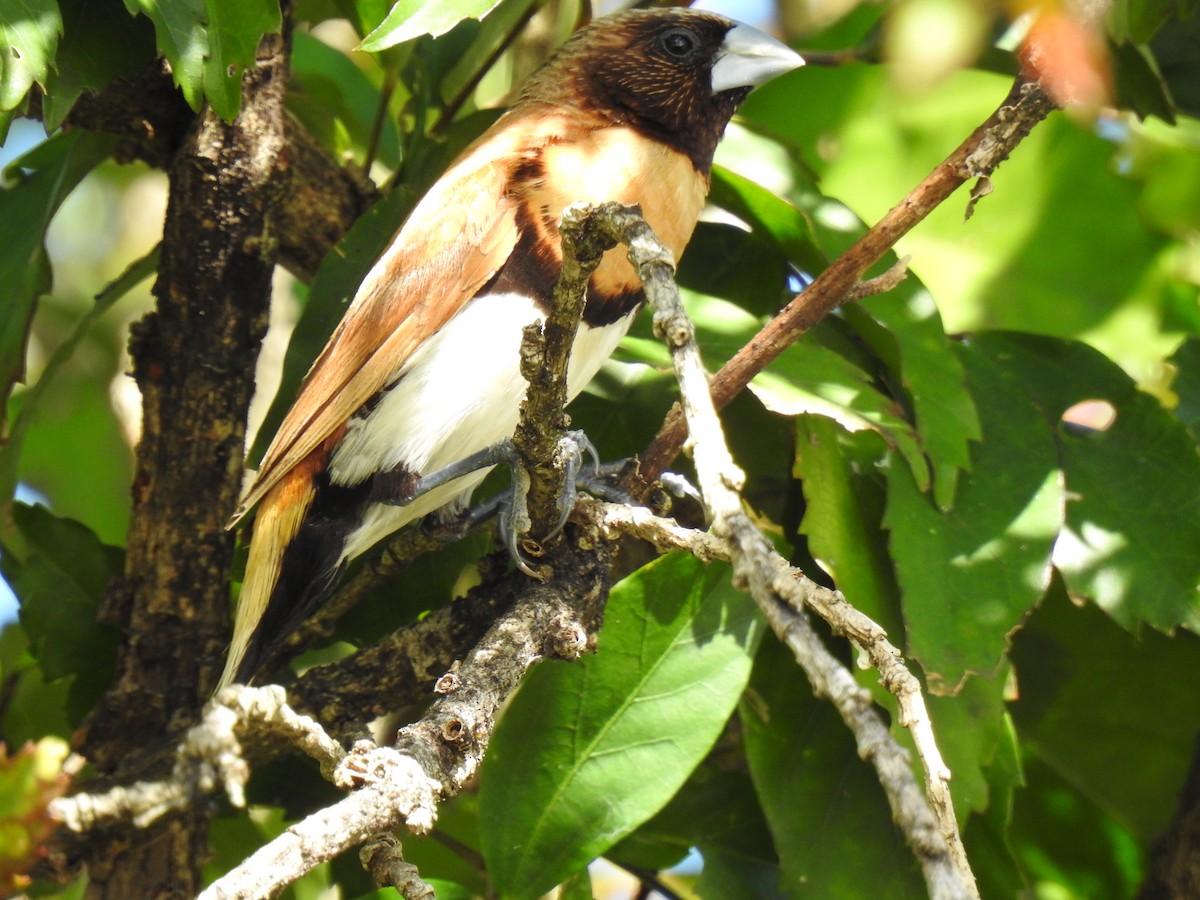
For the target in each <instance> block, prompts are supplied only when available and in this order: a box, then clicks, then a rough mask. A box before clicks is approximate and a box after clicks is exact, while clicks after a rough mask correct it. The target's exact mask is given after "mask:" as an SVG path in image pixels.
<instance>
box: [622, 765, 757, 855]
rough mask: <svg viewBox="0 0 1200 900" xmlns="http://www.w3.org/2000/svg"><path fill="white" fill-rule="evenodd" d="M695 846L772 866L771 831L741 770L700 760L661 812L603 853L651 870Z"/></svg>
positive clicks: (751, 784)
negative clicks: (728, 769)
mask: <svg viewBox="0 0 1200 900" xmlns="http://www.w3.org/2000/svg"><path fill="white" fill-rule="evenodd" d="M699 846H705V847H708V848H710V849H711V850H712V851H713V852H717V851H720V852H721V853H725V854H729V855H731V856H737V857H739V858H741V859H745V860H748V861H755V862H757V863H761V864H763V865H767V866H776V865H777V860H776V859H775V853H774V849H773V847H772V844H771V833H770V831H768V829H767V823H766V819H765V818H763V812H762V808H761V807H760V806H759V805H758V798H757V797H756V795H755V793H754V784H753V782H752V781H751V780H750V776H749V775H748V774H747V773H746V772H744V771H726V770H722V769H720V768H719V767H718V766H717V765H714V764H713V763H712V762H705V763H704V764H702V765H700V766H699V767H698V768H697V769H696V771H695V772H693V773H692V776H691V777H690V778H689V779H688V780H687V783H686V784H684V786H683V787H682V788H680V789H679V792H678V793H677V794H676V795H675V796H674V797H672V798H671V801H670V802H669V803H668V804H667V805H666V806H665V807H663V808H662V810H660V811H659V812H658V813H657V814H656V815H655V816H654V817H653V818H651V819H650V820H649V821H647V822H646V823H645V824H643V825H642V826H641V827H640V828H638V830H637V831H635V832H634V833H633V834H631V835H629V836H628V837H627V838H625V839H624V840H623V841H621V842H620V843H619V844H617V845H616V846H614V847H613V848H612V849H611V850H609V851H608V852H607V853H605V856H606V857H607V858H608V859H611V860H613V861H614V862H616V863H618V864H619V865H622V866H626V867H629V866H632V867H634V868H641V869H648V870H651V871H657V870H661V869H667V868H670V867H672V866H674V865H676V864H677V863H678V862H679V861H680V860H682V859H683V858H684V857H686V856H687V854H688V851H689V850H690V849H691V848H693V847H699Z"/></svg>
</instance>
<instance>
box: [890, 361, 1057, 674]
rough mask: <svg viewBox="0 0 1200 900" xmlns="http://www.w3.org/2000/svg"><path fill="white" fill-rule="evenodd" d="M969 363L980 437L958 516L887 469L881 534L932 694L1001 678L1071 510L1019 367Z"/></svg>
mask: <svg viewBox="0 0 1200 900" xmlns="http://www.w3.org/2000/svg"><path fill="white" fill-rule="evenodd" d="M962 357H963V362H964V363H965V365H966V371H967V373H968V378H969V382H970V385H971V389H972V391H974V392H975V394H976V395H977V396H978V398H979V410H980V415H981V417H982V419H983V441H982V443H980V444H978V445H977V446H976V451H975V454H974V459H973V460H972V463H973V464H972V468H971V471H970V472H969V473H964V475H963V477H962V483H961V484H960V486H959V496H958V499H957V501H956V502H955V505H954V509H952V510H950V511H948V512H943V511H941V510H939V509H937V508H936V507H935V506H934V505H933V503H931V502H930V498H929V497H928V496H927V495H925V494H922V493H921V492H920V491H919V490H918V487H917V485H916V484H915V483H914V482H913V480H912V477H911V475H910V474H909V472H908V469H907V468H905V467H903V466H896V465H893V466H891V467H890V468H889V469H888V470H887V476H888V506H887V513H886V515H885V517H884V527H885V528H887V529H888V530H889V531H890V532H891V548H892V558H893V560H894V561H895V565H896V572H897V575H898V577H899V581H900V587H901V589H902V591H903V603H904V620H905V624H906V626H907V628H908V636H909V643H908V646H909V650H910V652H911V653H912V655H914V656H915V657H917V658H918V659H919V660H920V661H921V665H922V667H923V668H924V670H925V673H926V676H927V678H928V680H929V685H930V688H931V689H932V690H934V691H935V692H936V691H943V690H953V689H954V688H955V687H956V686H957V685H959V684H960V683H961V682H962V680H963V678H964V677H965V676H966V675H967V674H969V673H971V672H981V673H992V672H995V671H996V668H997V666H998V665H999V664H1000V661H1001V659H1002V657H1003V654H1004V651H1005V648H1006V647H1007V642H1008V634H1009V632H1010V631H1012V629H1013V628H1015V627H1016V626H1017V625H1018V624H1020V622H1021V620H1022V618H1023V617H1024V616H1025V615H1026V613H1027V612H1028V611H1029V610H1030V609H1031V608H1032V607H1033V606H1034V605H1035V604H1036V603H1037V602H1038V600H1039V599H1040V598H1041V596H1042V594H1043V593H1044V592H1045V590H1046V587H1047V585H1048V584H1049V582H1050V555H1051V551H1052V549H1053V547H1054V542H1055V538H1056V537H1057V535H1058V532H1059V529H1060V527H1061V525H1062V522H1063V506H1064V503H1065V498H1064V496H1063V485H1062V477H1061V473H1060V471H1059V465H1058V453H1057V450H1056V448H1055V446H1054V443H1053V441H1052V439H1051V436H1050V434H1049V429H1048V428H1047V424H1046V421H1045V419H1044V418H1043V416H1042V414H1041V410H1040V409H1039V408H1038V407H1037V406H1035V405H1034V403H1033V401H1032V399H1031V398H1030V397H1029V396H1028V395H1027V394H1026V388H1027V385H1026V383H1025V381H1024V379H1023V378H1022V377H1021V374H1020V373H1019V372H1017V371H1015V369H1016V368H1017V367H1016V366H1014V365H1012V364H1008V363H1004V362H1002V361H1000V360H996V359H994V358H991V357H990V356H989V355H987V354H984V353H982V352H979V351H978V350H977V349H975V347H974V345H968V346H966V347H965V348H964V349H963V352H962Z"/></svg>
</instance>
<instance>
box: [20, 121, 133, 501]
mask: <svg viewBox="0 0 1200 900" xmlns="http://www.w3.org/2000/svg"><path fill="white" fill-rule="evenodd" d="M115 144H116V141H115V139H113V138H110V137H106V136H102V135H97V134H90V133H86V132H73V133H71V134H58V135H55V136H54V137H52V138H50V139H48V140H46V141H45V142H43V143H42V144H41V145H39V146H38V147H37V148H36V149H35V150H34V151H32V152H31V153H29V154H27V155H26V156H25V157H24V158H22V159H20V160H18V161H17V162H15V163H13V165H12V166H11V167H10V169H9V172H10V173H12V172H14V171H16V172H21V171H22V170H24V169H29V170H30V171H28V172H25V173H23V174H20V175H18V177H17V178H16V180H15V183H13V184H11V185H10V186H8V187H6V188H4V189H3V190H0V284H3V285H4V287H5V293H6V297H5V302H4V303H2V304H0V401H4V403H5V404H7V401H8V397H9V394H10V393H11V391H12V386H13V383H14V382H16V381H20V380H21V379H22V378H23V377H24V361H25V341H26V339H27V337H28V334H29V324H30V322H31V320H32V319H33V312H34V307H35V304H36V301H37V297H38V295H39V294H43V293H45V292H46V291H48V290H49V289H50V261H49V259H48V258H47V257H46V249H45V244H44V241H45V235H46V229H47V228H48V227H49V226H50V221H51V220H52V219H53V218H54V214H55V212H57V211H58V207H59V204H61V203H62V202H63V200H65V199H66V197H67V195H68V194H70V193H71V191H73V190H74V189H75V187H76V185H78V184H79V182H80V181H81V180H82V179H83V177H84V176H85V175H87V174H88V173H89V172H90V171H91V170H92V169H93V168H95V167H96V165H97V164H98V163H99V162H100V161H101V160H103V159H104V158H105V157H107V156H108V155H109V153H110V152H111V151H112V148H113V147H114V146H115ZM7 499H8V497H4V498H0V502H6V501H7Z"/></svg>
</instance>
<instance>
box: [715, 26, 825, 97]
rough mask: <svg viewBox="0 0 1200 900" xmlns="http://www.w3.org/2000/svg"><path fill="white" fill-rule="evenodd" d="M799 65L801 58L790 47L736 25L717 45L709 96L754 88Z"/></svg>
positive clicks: (800, 64) (755, 29)
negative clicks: (738, 89)
mask: <svg viewBox="0 0 1200 900" xmlns="http://www.w3.org/2000/svg"><path fill="white" fill-rule="evenodd" d="M802 65H804V59H803V58H802V57H801V56H800V54H799V53H797V52H796V51H795V50H793V49H792V48H791V47H789V46H787V45H786V44H784V43H782V42H781V41H777V40H775V38H773V37H771V36H770V35H769V34H763V32H761V31H759V30H758V29H757V28H751V27H750V26H749V25H743V24H742V23H740V22H739V23H737V24H735V25H734V26H733V28H731V29H729V33H728V34H726V35H725V40H724V41H722V43H721V56H720V57H719V58H718V59H717V64H716V65H715V66H713V70H712V89H713V93H714V94H718V93H720V92H721V91H728V90H730V89H732V88H739V87H758V86H759V85H760V84H766V83H767V82H768V81H770V80H771V79H772V78H775V77H776V76H778V75H782V74H783V73H784V72H790V71H792V69H798V68H799V67H800V66H802Z"/></svg>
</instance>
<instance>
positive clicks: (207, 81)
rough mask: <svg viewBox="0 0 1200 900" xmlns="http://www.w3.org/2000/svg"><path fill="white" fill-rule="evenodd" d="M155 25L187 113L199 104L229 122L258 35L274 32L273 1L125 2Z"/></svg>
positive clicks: (238, 103)
mask: <svg viewBox="0 0 1200 900" xmlns="http://www.w3.org/2000/svg"><path fill="white" fill-rule="evenodd" d="M125 6H126V8H127V9H128V10H129V11H130V12H131V13H138V12H140V13H143V14H144V15H146V16H147V17H148V18H149V19H150V21H152V22H153V23H154V31H155V35H156V37H157V41H158V48H159V50H160V51H161V52H162V53H163V55H164V56H166V58H167V59H168V60H169V61H170V63H171V73H172V75H173V76H174V78H175V83H176V84H177V85H179V89H180V90H181V91H183V96H184V97H185V98H186V99H187V102H188V104H189V105H190V106H191V107H192V109H196V110H198V109H199V108H200V105H201V104H202V103H203V102H204V101H206V100H207V101H208V103H210V104H211V105H212V108H213V110H215V111H216V113H217V115H219V116H221V117H222V118H224V119H232V118H233V117H234V116H235V115H237V111H238V108H239V107H240V106H241V101H242V72H243V70H244V69H245V68H246V67H247V66H249V65H250V64H252V63H253V62H254V57H255V53H256V52H257V50H258V44H259V41H261V40H262V38H263V35H266V34H270V33H271V32H274V31H278V30H279V23H280V14H279V3H278V2H277V0H125Z"/></svg>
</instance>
